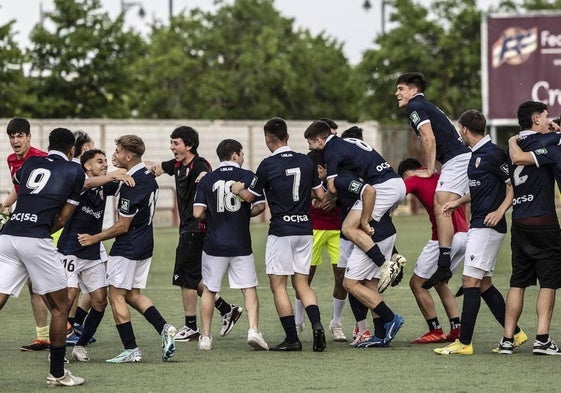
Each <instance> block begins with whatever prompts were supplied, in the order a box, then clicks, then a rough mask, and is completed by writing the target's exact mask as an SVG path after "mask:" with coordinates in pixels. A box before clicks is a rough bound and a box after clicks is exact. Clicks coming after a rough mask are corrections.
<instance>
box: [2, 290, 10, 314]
mask: <svg viewBox="0 0 561 393" xmlns="http://www.w3.org/2000/svg"><path fill="white" fill-rule="evenodd" d="M9 297H10V296H8V295H6V294H5V293H0V310H2V308H3V307H4V305H5V304H6V302H7V301H8V298H9Z"/></svg>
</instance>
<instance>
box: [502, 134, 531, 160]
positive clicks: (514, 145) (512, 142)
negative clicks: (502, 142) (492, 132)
mask: <svg viewBox="0 0 561 393" xmlns="http://www.w3.org/2000/svg"><path fill="white" fill-rule="evenodd" d="M508 155H509V156H510V159H511V160H512V163H513V164H515V165H536V162H535V161H534V156H533V155H532V153H530V152H526V151H523V150H522V149H521V148H520V146H518V135H514V136H511V137H510V138H508Z"/></svg>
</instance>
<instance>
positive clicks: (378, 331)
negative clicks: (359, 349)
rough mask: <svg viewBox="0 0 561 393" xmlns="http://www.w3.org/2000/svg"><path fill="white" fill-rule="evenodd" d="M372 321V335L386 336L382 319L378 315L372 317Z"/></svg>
mask: <svg viewBox="0 0 561 393" xmlns="http://www.w3.org/2000/svg"><path fill="white" fill-rule="evenodd" d="M372 322H374V336H376V337H377V338H386V327H385V326H384V320H383V319H382V318H380V317H374V318H373V319H372Z"/></svg>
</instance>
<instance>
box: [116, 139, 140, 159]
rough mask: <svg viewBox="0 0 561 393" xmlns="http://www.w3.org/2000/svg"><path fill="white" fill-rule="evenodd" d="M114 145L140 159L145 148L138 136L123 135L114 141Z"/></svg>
mask: <svg viewBox="0 0 561 393" xmlns="http://www.w3.org/2000/svg"><path fill="white" fill-rule="evenodd" d="M115 143H116V144H117V145H118V146H121V148H122V149H123V150H126V151H128V152H129V153H132V154H134V155H135V156H137V157H139V158H141V157H142V155H143V154H144V152H145V151H146V146H145V145H144V141H143V140H142V138H141V137H139V136H138V135H130V134H129V135H123V136H120V137H119V138H117V139H115Z"/></svg>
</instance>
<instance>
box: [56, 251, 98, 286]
mask: <svg viewBox="0 0 561 393" xmlns="http://www.w3.org/2000/svg"><path fill="white" fill-rule="evenodd" d="M58 257H59V260H60V262H61V263H62V266H64V268H65V271H66V278H67V279H68V287H69V288H78V286H79V287H80V290H81V291H82V292H84V293H90V292H92V291H95V290H96V289H99V288H104V287H106V286H107V281H106V279H105V263H104V262H103V260H101V259H97V260H91V259H82V258H77V257H76V256H74V255H63V254H61V253H58Z"/></svg>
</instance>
